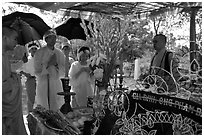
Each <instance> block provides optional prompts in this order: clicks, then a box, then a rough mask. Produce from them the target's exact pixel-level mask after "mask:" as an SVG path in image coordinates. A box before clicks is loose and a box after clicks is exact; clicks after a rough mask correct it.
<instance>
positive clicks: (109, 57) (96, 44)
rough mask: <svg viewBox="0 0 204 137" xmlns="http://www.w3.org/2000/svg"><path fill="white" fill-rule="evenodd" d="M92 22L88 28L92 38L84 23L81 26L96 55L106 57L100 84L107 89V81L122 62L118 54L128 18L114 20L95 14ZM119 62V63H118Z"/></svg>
mask: <svg viewBox="0 0 204 137" xmlns="http://www.w3.org/2000/svg"><path fill="white" fill-rule="evenodd" d="M92 21H93V24H94V27H92V26H91V24H89V26H88V28H89V30H90V31H91V36H92V37H90V36H89V35H88V33H87V29H86V27H85V23H84V21H83V25H82V26H83V28H84V29H85V32H86V35H87V39H88V41H89V43H90V45H92V48H94V50H95V51H96V55H97V54H98V53H101V54H104V55H105V56H106V60H105V62H104V63H103V69H104V72H103V73H104V74H103V76H104V77H103V79H102V83H103V84H104V86H105V87H108V83H109V80H110V78H111V76H112V74H113V72H114V70H115V69H116V68H117V66H118V65H119V64H121V63H122V62H123V59H122V56H120V55H121V54H120V52H121V51H122V49H123V47H122V42H123V40H124V35H125V34H126V30H127V28H128V25H129V21H130V18H128V17H124V19H119V18H115V19H114V18H111V17H110V16H106V15H99V14H97V15H96V16H95V18H93V19H92ZM119 60H120V62H121V63H118V61H119Z"/></svg>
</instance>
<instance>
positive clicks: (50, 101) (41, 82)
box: [34, 30, 65, 111]
mask: <svg viewBox="0 0 204 137" xmlns="http://www.w3.org/2000/svg"><path fill="white" fill-rule="evenodd" d="M56 36H57V35H56V32H55V31H54V30H49V31H47V32H46V33H45V34H44V36H43V39H44V40H45V41H46V43H47V45H46V46H45V47H42V48H41V49H39V50H38V51H37V52H36V53H35V55H34V70H35V75H36V78H37V87H36V97H35V104H34V107H36V106H37V105H41V106H42V107H44V108H46V109H48V110H53V111H57V110H59V108H60V107H61V106H62V105H63V104H64V97H63V96H59V95H57V93H58V92H62V91H63V88H62V83H61V81H60V77H62V76H61V75H63V74H64V59H65V58H64V54H63V52H62V51H61V50H60V49H58V48H55V43H56Z"/></svg>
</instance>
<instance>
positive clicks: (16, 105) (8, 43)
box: [2, 27, 27, 135]
mask: <svg viewBox="0 0 204 137" xmlns="http://www.w3.org/2000/svg"><path fill="white" fill-rule="evenodd" d="M17 36H18V34H17V32H16V31H15V30H14V29H12V28H9V27H3V28H2V134H3V135H26V134H27V133H26V129H25V125H24V122H23V113H22V85H21V79H20V76H19V75H18V74H17V73H15V72H11V64H10V62H9V58H8V55H7V51H11V50H13V49H14V48H15V46H16V44H17Z"/></svg>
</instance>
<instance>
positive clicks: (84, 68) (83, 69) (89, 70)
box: [82, 67, 91, 73]
mask: <svg viewBox="0 0 204 137" xmlns="http://www.w3.org/2000/svg"><path fill="white" fill-rule="evenodd" d="M82 71H85V72H87V73H90V72H91V69H90V68H89V67H83V68H82Z"/></svg>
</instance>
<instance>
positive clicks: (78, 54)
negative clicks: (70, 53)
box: [77, 50, 90, 60]
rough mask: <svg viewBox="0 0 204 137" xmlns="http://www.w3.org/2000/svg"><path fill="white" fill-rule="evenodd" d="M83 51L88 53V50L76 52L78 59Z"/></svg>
mask: <svg viewBox="0 0 204 137" xmlns="http://www.w3.org/2000/svg"><path fill="white" fill-rule="evenodd" d="M83 53H86V54H89V53H90V52H89V50H83V51H80V52H79V53H77V58H78V60H79V58H80V56H81V55H82V54H83Z"/></svg>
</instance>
